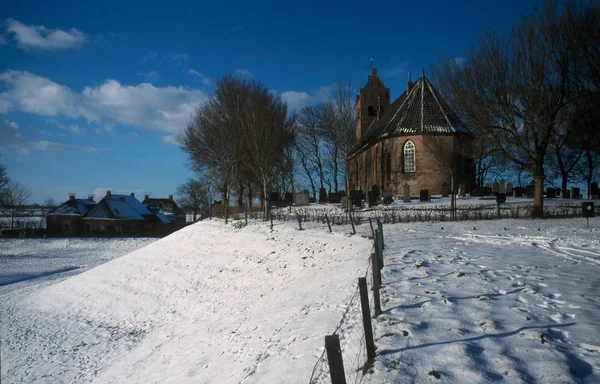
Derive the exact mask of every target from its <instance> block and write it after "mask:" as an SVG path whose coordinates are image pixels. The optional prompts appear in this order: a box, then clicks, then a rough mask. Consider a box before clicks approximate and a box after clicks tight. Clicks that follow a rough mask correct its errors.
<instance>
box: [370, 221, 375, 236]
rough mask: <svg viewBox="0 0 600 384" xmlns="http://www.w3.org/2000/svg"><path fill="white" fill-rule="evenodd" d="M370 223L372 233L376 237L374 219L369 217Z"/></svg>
mask: <svg viewBox="0 0 600 384" xmlns="http://www.w3.org/2000/svg"><path fill="white" fill-rule="evenodd" d="M369 225H370V226H371V235H372V236H373V238H375V230H374V229H373V221H372V220H371V218H370V217H369Z"/></svg>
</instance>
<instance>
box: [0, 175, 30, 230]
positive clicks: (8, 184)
mask: <svg viewBox="0 0 600 384" xmlns="http://www.w3.org/2000/svg"><path fill="white" fill-rule="evenodd" d="M30 197H31V188H30V187H28V186H26V185H23V184H21V183H19V182H18V181H15V180H11V179H10V178H9V177H8V173H7V171H6V166H4V164H0V218H2V219H4V220H6V221H7V223H8V226H9V228H10V229H11V230H13V229H15V224H16V223H17V220H18V219H19V217H20V216H21V214H22V213H23V210H24V205H25V203H26V202H27V200H29V198H30ZM1 224H2V223H0V227H2V225H1Z"/></svg>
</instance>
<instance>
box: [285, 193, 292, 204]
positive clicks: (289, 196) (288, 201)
mask: <svg viewBox="0 0 600 384" xmlns="http://www.w3.org/2000/svg"><path fill="white" fill-rule="evenodd" d="M284 201H285V205H286V206H290V205H292V204H293V202H294V194H293V193H291V192H286V193H285V198H284Z"/></svg>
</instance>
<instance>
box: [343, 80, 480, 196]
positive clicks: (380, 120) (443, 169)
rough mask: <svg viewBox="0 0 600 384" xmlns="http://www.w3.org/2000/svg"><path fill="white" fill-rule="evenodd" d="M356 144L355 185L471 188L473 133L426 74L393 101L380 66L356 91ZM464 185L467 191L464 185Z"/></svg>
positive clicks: (351, 176) (351, 171) (415, 190)
mask: <svg viewBox="0 0 600 384" xmlns="http://www.w3.org/2000/svg"><path fill="white" fill-rule="evenodd" d="M356 112H357V126H356V143H355V145H354V146H353V147H352V149H351V150H350V153H349V157H348V163H347V167H348V182H349V187H350V189H351V190H361V191H363V192H366V191H369V190H373V189H376V190H378V191H390V192H392V194H393V196H399V195H402V194H403V193H404V185H405V184H408V185H409V186H410V193H411V194H412V195H418V194H419V191H420V190H423V189H426V190H428V191H429V194H430V195H439V194H443V195H447V194H448V193H449V192H450V191H452V190H454V191H455V192H456V193H463V194H464V193H469V192H470V189H471V187H472V186H473V179H474V167H473V159H472V157H473V139H474V135H473V132H472V131H471V130H470V129H469V128H468V127H467V126H466V125H465V124H464V123H463V122H462V121H461V120H460V118H459V117H458V116H457V115H456V114H455V113H454V112H453V111H452V109H451V108H450V107H449V105H448V104H447V103H446V102H445V101H444V99H443V98H442V96H441V95H440V93H439V92H438V91H437V90H436V89H435V88H434V86H433V85H432V84H431V82H430V81H429V79H427V77H425V73H424V72H423V75H422V76H421V77H420V78H419V79H418V80H417V81H415V82H414V83H413V82H412V81H411V79H410V72H409V74H408V83H407V86H406V91H405V92H404V93H402V94H401V95H400V96H399V97H398V98H397V99H396V100H395V101H394V102H390V89H389V88H386V87H385V85H384V84H383V82H382V81H381V79H380V78H379V76H378V75H377V69H376V68H373V69H372V73H371V75H370V76H368V79H367V84H366V85H365V86H364V88H361V90H360V94H359V95H357V96H356ZM461 188H462V190H460V189H461Z"/></svg>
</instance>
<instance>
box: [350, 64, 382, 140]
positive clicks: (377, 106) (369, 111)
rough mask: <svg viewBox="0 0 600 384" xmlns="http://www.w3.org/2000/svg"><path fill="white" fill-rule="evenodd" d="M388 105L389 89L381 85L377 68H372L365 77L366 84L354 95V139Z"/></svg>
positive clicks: (357, 137) (365, 129)
mask: <svg viewBox="0 0 600 384" xmlns="http://www.w3.org/2000/svg"><path fill="white" fill-rule="evenodd" d="M389 105H390V89H389V88H386V87H385V85H383V82H382V81H381V79H379V76H377V68H372V73H371V75H370V76H369V77H368V78H367V84H365V86H364V88H361V89H360V94H359V95H357V96H356V113H357V116H356V121H357V124H356V139H357V140H359V139H360V138H361V136H362V135H363V134H364V133H365V132H366V131H367V128H369V126H370V125H371V124H372V123H373V121H374V120H378V119H379V118H380V117H381V115H382V114H383V111H384V110H385V109H386V108H387V107H388V106H389Z"/></svg>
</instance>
